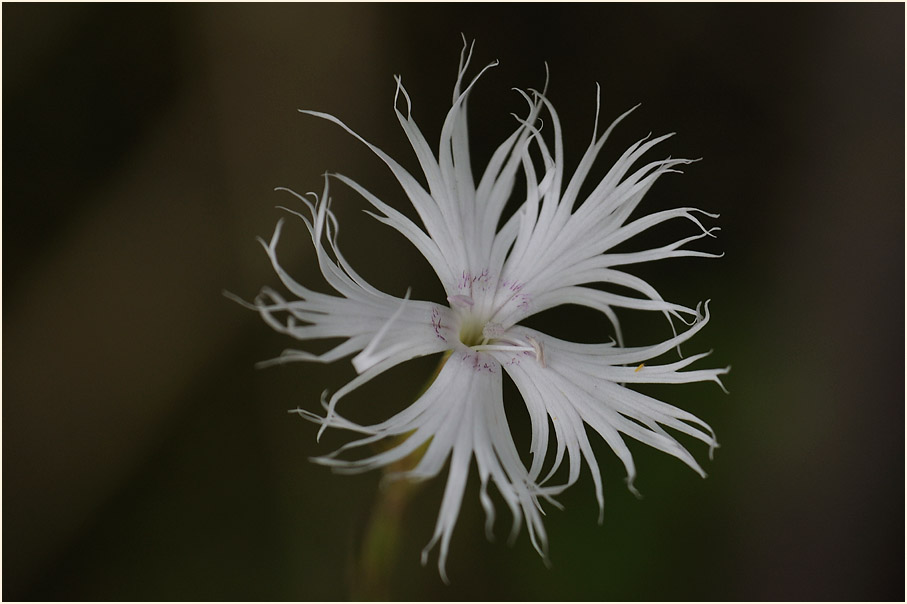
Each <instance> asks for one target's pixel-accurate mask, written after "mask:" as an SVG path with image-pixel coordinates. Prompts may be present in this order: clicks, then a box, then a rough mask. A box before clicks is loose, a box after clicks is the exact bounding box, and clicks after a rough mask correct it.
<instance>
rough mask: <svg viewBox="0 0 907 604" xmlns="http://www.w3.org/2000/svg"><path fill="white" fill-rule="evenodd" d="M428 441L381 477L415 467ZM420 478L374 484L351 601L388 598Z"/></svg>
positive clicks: (401, 438)
mask: <svg viewBox="0 0 907 604" xmlns="http://www.w3.org/2000/svg"><path fill="white" fill-rule="evenodd" d="M449 356H450V353H449V352H448V353H446V354H445V355H444V356H443V357H442V358H441V362H440V363H439V364H438V367H437V368H436V369H435V371H434V373H432V375H431V377H430V378H429V379H428V381H427V382H426V383H425V386H423V387H422V390H421V391H420V392H419V394H418V396H417V397H416V399H418V398H419V397H421V396H422V395H423V394H424V393H425V391H426V390H428V388H429V387H430V386H431V385H432V383H434V381H435V379H436V378H437V377H438V374H439V373H441V368H442V367H444V363H446V362H447V359H448V357H449ZM409 436H410V435H409V434H405V435H401V436H398V437H396V438H394V439H393V442H392V443H391V448H392V447H395V446H397V445H399V444H400V443H401V442H403V441H405V440H406V439H407V438H409ZM430 442H431V441H430V440H429V441H426V442H425V443H424V444H423V445H422V446H421V447H419V448H418V449H416V450H415V451H413V452H412V453H410V454H409V455H408V456H406V457H404V458H403V459H401V460H399V461H397V462H395V463H393V464H391V465H389V466H385V468H384V472H385V477H386V476H387V475H389V474H399V473H403V472H407V471H409V470H412V469H413V468H414V467H416V464H418V463H419V460H420V459H422V455H423V454H424V453H425V450H426V449H427V448H428V444H429V443H430ZM422 484H423V483H422V482H413V481H410V480H406V479H405V478H404V479H395V480H382V481H381V482H380V483H379V486H378V493H377V495H376V497H375V505H374V507H373V508H372V514H371V517H370V518H369V521H368V525H367V526H366V529H365V535H364V538H363V543H362V549H361V550H360V552H359V560H358V562H357V563H356V565H355V568H354V569H353V581H352V585H351V588H352V589H351V591H352V593H351V596H352V600H354V601H373V602H386V601H389V600H390V599H391V578H392V575H393V569H394V563H395V562H396V560H397V554H398V553H399V549H400V535H401V532H402V531H401V528H402V525H403V519H404V518H405V517H406V510H407V507H408V505H409V503H410V501H411V500H412V498H413V496H414V495H415V494H416V493H417V492H418V491H419V489H420V488H421V485H422Z"/></svg>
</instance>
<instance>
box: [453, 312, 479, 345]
mask: <svg viewBox="0 0 907 604" xmlns="http://www.w3.org/2000/svg"><path fill="white" fill-rule="evenodd" d="M484 327H485V325H484V322H483V321H481V320H479V319H476V318H473V317H465V318H464V319H463V321H462V322H461V323H460V334H459V337H460V341H461V342H463V344H464V345H465V346H467V347H469V348H472V347H473V346H478V345H479V344H481V343H482V341H483V340H485V336H484V335H483V330H484Z"/></svg>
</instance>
